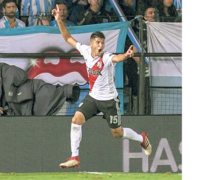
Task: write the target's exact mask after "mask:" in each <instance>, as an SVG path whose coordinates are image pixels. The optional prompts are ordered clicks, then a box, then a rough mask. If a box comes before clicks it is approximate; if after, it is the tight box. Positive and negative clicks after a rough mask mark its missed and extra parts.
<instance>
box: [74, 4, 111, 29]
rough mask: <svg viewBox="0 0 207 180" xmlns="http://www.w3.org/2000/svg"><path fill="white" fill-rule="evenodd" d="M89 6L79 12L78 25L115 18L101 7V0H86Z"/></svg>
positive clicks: (104, 21) (108, 20) (103, 21)
mask: <svg viewBox="0 0 207 180" xmlns="http://www.w3.org/2000/svg"><path fill="white" fill-rule="evenodd" d="M88 2H89V4H90V7H89V8H88V9H87V10H85V11H83V12H81V14H80V15H79V17H78V23H77V24H78V25H79V26H80V25H87V24H99V23H108V22H113V21H115V19H114V18H113V17H112V15H111V13H110V12H107V11H106V10H105V9H104V7H103V0H88Z"/></svg>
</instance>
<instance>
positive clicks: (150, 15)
mask: <svg viewBox="0 0 207 180" xmlns="http://www.w3.org/2000/svg"><path fill="white" fill-rule="evenodd" d="M143 20H144V21H149V22H157V9H156V7H154V6H149V7H146V8H145V10H144V14H143ZM143 26H144V27H143V29H144V31H143V47H144V49H145V51H146V52H147V31H146V24H143ZM138 29H139V28H138ZM133 51H134V53H138V50H137V49H136V47H134V49H133ZM133 58H134V60H135V61H136V62H137V63H138V64H139V57H133Z"/></svg>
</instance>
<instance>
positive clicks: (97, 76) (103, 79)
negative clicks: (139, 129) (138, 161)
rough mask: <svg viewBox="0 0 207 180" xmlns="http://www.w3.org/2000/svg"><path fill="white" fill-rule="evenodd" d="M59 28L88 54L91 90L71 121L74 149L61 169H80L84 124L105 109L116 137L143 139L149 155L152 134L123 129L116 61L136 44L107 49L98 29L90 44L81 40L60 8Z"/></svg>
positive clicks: (68, 40)
mask: <svg viewBox="0 0 207 180" xmlns="http://www.w3.org/2000/svg"><path fill="white" fill-rule="evenodd" d="M52 14H53V15H54V17H55V19H56V21H57V22H58V26H59V29H60V31H61V34H62V36H63V38H64V39H65V41H66V42H67V43H69V44H70V45H71V46H73V47H74V48H75V49H77V50H78V51H79V52H80V53H81V54H82V55H83V57H84V59H85V62H86V66H87V70H88V75H89V84H90V92H89V94H88V95H87V96H86V97H85V99H84V100H83V102H82V103H80V105H79V107H78V109H77V111H76V113H75V115H74V117H73V118H72V123H71V132H70V138H71V152H72V156H71V158H69V159H68V160H67V161H66V162H64V163H61V164H60V165H59V166H60V168H69V167H74V168H79V167H80V160H79V146H80V142H81V139H82V125H83V124H84V123H85V122H86V121H87V120H88V119H90V118H91V117H93V116H95V115H97V114H98V113H100V112H103V114H104V118H105V119H106V120H107V123H108V125H109V127H110V128H111V132H112V134H113V136H114V137H116V138H123V139H124V138H126V139H130V140H134V141H139V142H140V145H141V146H142V147H143V148H144V150H145V153H146V155H147V156H149V155H150V154H151V152H152V146H151V144H150V142H149V139H148V134H147V133H145V132H143V133H142V134H141V135H140V134H137V133H136V132H135V131H133V130H132V129H130V128H122V126H121V112H120V101H119V99H118V93H117V90H116V87H115V83H114V66H115V64H116V63H118V62H121V61H124V60H126V59H127V58H129V57H132V56H133V55H134V53H133V49H132V48H133V46H130V47H129V49H128V50H127V52H126V53H124V54H118V55H113V54H111V53H109V52H105V51H104V46H105V37H104V34H103V33H102V32H99V31H97V32H94V33H93V34H92V35H91V39H90V46H87V45H84V44H81V43H79V42H77V41H76V40H75V39H74V38H73V37H72V36H71V34H70V33H69V32H68V30H67V29H66V28H65V25H64V23H63V22H62V20H61V17H60V14H59V7H58V5H57V6H56V9H53V10H52Z"/></svg>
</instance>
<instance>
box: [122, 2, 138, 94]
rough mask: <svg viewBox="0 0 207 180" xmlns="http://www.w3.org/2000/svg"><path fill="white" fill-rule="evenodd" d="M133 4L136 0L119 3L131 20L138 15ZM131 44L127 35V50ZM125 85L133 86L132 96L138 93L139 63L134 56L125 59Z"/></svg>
mask: <svg viewBox="0 0 207 180" xmlns="http://www.w3.org/2000/svg"><path fill="white" fill-rule="evenodd" d="M133 4H134V0H120V1H119V5H120V7H121V9H122V11H123V13H124V15H125V16H126V18H127V19H128V20H131V19H133V18H134V17H135V16H136V12H135V10H134V9H133V8H132V6H133ZM133 29H134V28H133ZM134 30H135V29H134ZM131 44H132V42H131V40H130V39H129V37H128V36H127V38H126V44H125V51H126V50H127V49H128V48H129V47H130V45H131ZM124 85H125V86H127V87H131V88H132V96H137V95H138V74H137V63H136V62H135V61H134V60H133V59H132V58H129V59H127V60H126V61H124Z"/></svg>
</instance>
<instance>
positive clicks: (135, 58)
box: [133, 46, 140, 64]
mask: <svg viewBox="0 0 207 180" xmlns="http://www.w3.org/2000/svg"><path fill="white" fill-rule="evenodd" d="M133 52H134V53H138V52H139V51H138V50H137V48H136V47H135V46H134V47H133ZM133 59H134V60H135V61H136V63H137V64H139V59H140V57H133Z"/></svg>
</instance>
